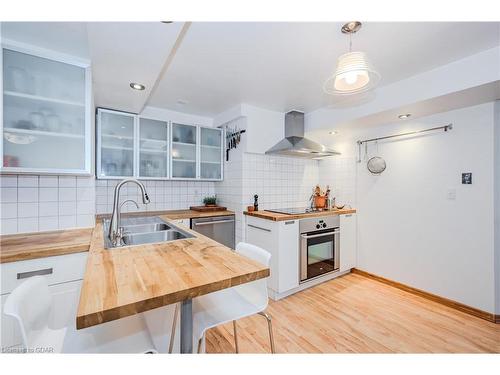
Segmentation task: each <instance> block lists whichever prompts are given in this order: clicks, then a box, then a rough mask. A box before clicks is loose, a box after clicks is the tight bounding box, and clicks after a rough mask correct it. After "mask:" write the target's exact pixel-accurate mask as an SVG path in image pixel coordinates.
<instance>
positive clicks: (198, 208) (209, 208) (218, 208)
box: [189, 206, 227, 212]
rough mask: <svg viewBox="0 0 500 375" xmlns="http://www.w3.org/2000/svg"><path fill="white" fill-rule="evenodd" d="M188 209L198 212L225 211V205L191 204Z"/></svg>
mask: <svg viewBox="0 0 500 375" xmlns="http://www.w3.org/2000/svg"><path fill="white" fill-rule="evenodd" d="M189 209H190V210H193V211H199V212H214V211H226V210H227V207H222V206H191V207H189Z"/></svg>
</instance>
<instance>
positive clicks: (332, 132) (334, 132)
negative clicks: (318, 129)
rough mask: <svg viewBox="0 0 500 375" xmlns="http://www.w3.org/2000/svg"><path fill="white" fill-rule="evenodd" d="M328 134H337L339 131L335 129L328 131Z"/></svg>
mask: <svg viewBox="0 0 500 375" xmlns="http://www.w3.org/2000/svg"><path fill="white" fill-rule="evenodd" d="M328 134H330V135H335V134H337V132H336V131H335V130H332V131H331V132H328Z"/></svg>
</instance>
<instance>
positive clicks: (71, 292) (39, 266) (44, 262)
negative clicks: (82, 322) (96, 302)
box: [0, 252, 87, 350]
mask: <svg viewBox="0 0 500 375" xmlns="http://www.w3.org/2000/svg"><path fill="white" fill-rule="evenodd" d="M86 260H87V253H86V252H82V253H75V254H68V255H60V256H54V257H47V258H40V259H32V260H24V261H19V262H10V263H3V264H1V265H0V266H1V277H2V290H1V303H2V314H1V315H0V327H1V340H2V341H1V345H0V346H1V348H2V350H5V348H9V347H12V346H18V345H20V344H21V341H22V340H21V334H20V331H19V327H18V324H17V322H16V321H15V320H14V319H12V318H11V317H9V316H6V315H4V314H3V307H4V305H5V302H6V300H7V298H8V296H9V295H10V293H11V292H12V291H13V290H14V289H15V288H16V287H17V286H18V285H20V284H21V283H22V282H23V281H25V280H26V278H28V277H29V276H30V275H33V274H36V273H41V274H45V277H47V281H48V283H49V288H50V291H51V294H52V297H53V307H54V308H53V309H52V310H51V316H50V324H51V325H52V326H53V327H54V328H61V327H64V326H66V325H68V324H73V325H75V324H76V322H75V316H76V309H77V306H78V300H79V297H80V288H81V284H82V278H83V274H84V272H85V264H86Z"/></svg>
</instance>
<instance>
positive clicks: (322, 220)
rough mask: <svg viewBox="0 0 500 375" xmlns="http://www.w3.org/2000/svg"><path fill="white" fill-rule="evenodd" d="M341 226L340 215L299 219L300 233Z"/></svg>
mask: <svg viewBox="0 0 500 375" xmlns="http://www.w3.org/2000/svg"><path fill="white" fill-rule="evenodd" d="M339 226H340V218H339V216H338V215H335V216H325V217H312V218H308V219H301V220H299V231H300V233H307V232H314V231H318V230H324V229H333V228H336V227H339Z"/></svg>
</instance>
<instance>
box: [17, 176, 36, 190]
mask: <svg viewBox="0 0 500 375" xmlns="http://www.w3.org/2000/svg"><path fill="white" fill-rule="evenodd" d="M17 186H18V187H38V176H19V177H18V178H17Z"/></svg>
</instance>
